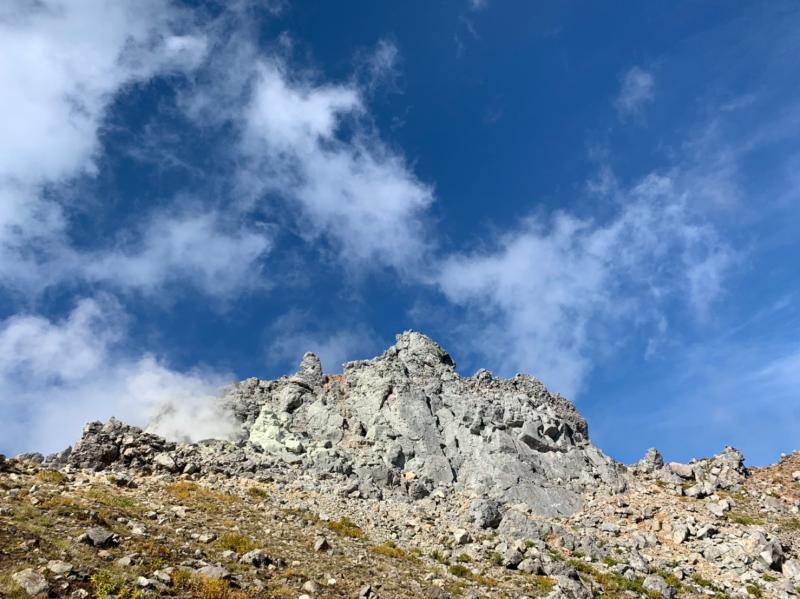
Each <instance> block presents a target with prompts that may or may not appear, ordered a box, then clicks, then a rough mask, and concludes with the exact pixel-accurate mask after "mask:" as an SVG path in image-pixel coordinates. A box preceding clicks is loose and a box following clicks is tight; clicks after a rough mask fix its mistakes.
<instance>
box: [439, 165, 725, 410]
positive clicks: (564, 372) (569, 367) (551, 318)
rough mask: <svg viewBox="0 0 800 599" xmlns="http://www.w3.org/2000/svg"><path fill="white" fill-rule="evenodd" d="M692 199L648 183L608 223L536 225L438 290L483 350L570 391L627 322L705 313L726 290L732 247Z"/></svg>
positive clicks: (456, 271) (667, 182) (455, 269)
mask: <svg viewBox="0 0 800 599" xmlns="http://www.w3.org/2000/svg"><path fill="white" fill-rule="evenodd" d="M687 200H688V196H687V192H686V190H682V189H680V188H677V187H676V186H675V181H674V180H673V179H672V178H670V177H668V176H658V175H651V176H648V177H646V178H645V179H643V180H642V181H641V182H640V183H638V184H637V185H636V186H634V187H633V188H631V189H629V190H626V191H625V192H622V195H621V196H620V197H618V198H617V201H618V204H619V206H620V208H619V211H618V212H617V214H616V215H615V216H614V217H613V218H611V219H610V220H607V221H598V220H593V219H587V218H579V217H576V216H573V215H570V214H567V213H564V212H558V213H555V214H553V215H552V216H551V217H550V218H548V219H534V218H531V219H529V220H528V221H527V222H526V223H525V224H524V225H523V226H522V227H521V228H520V229H519V230H518V231H516V232H513V233H508V234H505V235H503V236H502V237H500V238H499V239H498V240H497V242H496V246H495V247H491V248H489V249H485V250H480V251H476V252H470V253H465V254H461V255H455V256H450V257H447V258H446V259H444V260H443V262H442V264H441V268H440V271H439V274H438V277H437V284H438V286H439V288H440V289H441V290H442V292H443V293H444V295H445V296H446V297H447V299H448V300H449V301H451V302H453V303H454V304H458V305H461V306H464V307H465V308H467V314H468V318H470V322H471V323H472V324H471V326H470V329H471V330H472V331H476V330H480V331H482V332H483V333H482V334H481V335H474V333H473V334H472V335H470V337H469V338H468V339H465V341H466V342H467V343H471V344H472V346H473V348H474V350H475V351H476V352H477V353H479V354H482V355H484V356H487V357H488V359H489V361H490V363H493V364H500V365H502V368H503V371H504V374H511V373H513V371H523V372H532V373H534V374H536V375H537V376H539V377H540V378H541V379H542V380H544V381H547V383H548V384H549V385H552V387H553V389H555V390H557V391H560V392H562V393H565V394H567V395H569V396H574V395H575V394H576V393H577V392H578V391H579V390H580V388H581V386H582V384H583V382H584V380H585V378H586V376H587V375H588V373H589V371H590V370H591V368H592V366H593V364H594V362H595V361H596V360H597V359H601V358H602V352H600V351H598V347H601V346H603V345H604V344H605V345H608V344H609V342H610V340H611V338H612V337H614V335H615V333H614V331H617V328H618V326H619V325H620V324H621V323H624V324H625V327H627V328H631V327H637V326H640V327H645V326H648V325H649V326H658V325H659V323H660V322H661V321H662V319H663V315H662V310H663V309H665V308H666V306H667V305H668V304H669V303H670V302H678V303H684V305H685V304H686V303H688V304H689V306H688V308H690V309H691V310H692V311H694V313H695V314H697V315H698V316H702V315H704V314H705V312H706V311H707V309H708V306H709V305H710V304H711V302H713V301H714V299H715V298H716V297H717V295H718V294H719V292H720V291H721V286H722V280H723V277H724V275H725V273H726V271H727V269H728V268H729V266H730V261H731V258H732V251H731V249H730V248H729V247H727V246H726V245H725V244H724V243H723V242H722V241H721V240H720V239H719V237H718V234H717V232H716V231H715V230H714V228H713V227H711V226H709V225H704V224H698V223H697V222H696V221H695V217H694V215H693V214H692V212H691V210H690V208H689V205H688V203H687ZM701 280H702V281H709V280H710V281H712V282H713V283H714V284H713V285H701V284H700V281H701Z"/></svg>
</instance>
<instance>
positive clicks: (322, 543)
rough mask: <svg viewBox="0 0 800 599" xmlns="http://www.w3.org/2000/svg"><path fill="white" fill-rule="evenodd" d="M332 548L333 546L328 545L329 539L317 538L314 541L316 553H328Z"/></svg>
mask: <svg viewBox="0 0 800 599" xmlns="http://www.w3.org/2000/svg"><path fill="white" fill-rule="evenodd" d="M330 548H331V546H330V544H329V543H328V539H326V538H325V537H317V538H316V539H315V540H314V551H327V550H328V549H330Z"/></svg>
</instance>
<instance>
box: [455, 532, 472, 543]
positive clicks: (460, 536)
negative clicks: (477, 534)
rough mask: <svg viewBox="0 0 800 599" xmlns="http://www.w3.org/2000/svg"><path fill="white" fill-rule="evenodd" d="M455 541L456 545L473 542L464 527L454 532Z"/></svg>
mask: <svg viewBox="0 0 800 599" xmlns="http://www.w3.org/2000/svg"><path fill="white" fill-rule="evenodd" d="M453 541H455V544H456V545H466V544H467V543H471V542H472V537H471V536H469V533H468V532H467V531H466V530H464V529H463V528H458V529H456V530H455V531H454V532H453Z"/></svg>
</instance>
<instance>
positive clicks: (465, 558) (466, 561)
mask: <svg viewBox="0 0 800 599" xmlns="http://www.w3.org/2000/svg"><path fill="white" fill-rule="evenodd" d="M456 561H459V562H461V563H462V564H469V563H470V562H472V556H471V555H468V554H466V553H459V554H458V556H457V557H456Z"/></svg>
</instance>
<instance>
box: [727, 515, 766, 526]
mask: <svg viewBox="0 0 800 599" xmlns="http://www.w3.org/2000/svg"><path fill="white" fill-rule="evenodd" d="M725 517H726V518H727V519H728V520H730V521H731V522H735V523H736V524H742V525H744V526H752V525H754V524H763V521H762V520H761V519H760V518H754V517H753V516H750V515H748V514H743V513H742V512H728V513H727V514H725Z"/></svg>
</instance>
